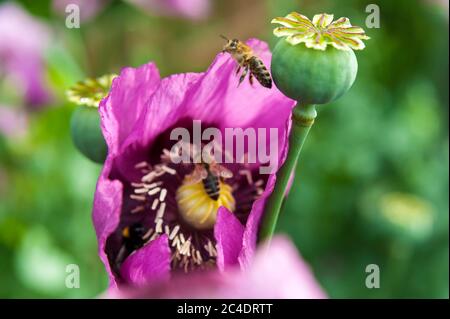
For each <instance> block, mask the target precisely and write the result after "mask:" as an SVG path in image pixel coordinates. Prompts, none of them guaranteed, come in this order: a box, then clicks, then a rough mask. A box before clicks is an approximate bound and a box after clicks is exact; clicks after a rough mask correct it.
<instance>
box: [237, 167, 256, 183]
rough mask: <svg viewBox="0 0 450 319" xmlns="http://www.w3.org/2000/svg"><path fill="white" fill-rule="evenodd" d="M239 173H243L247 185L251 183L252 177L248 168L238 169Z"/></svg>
mask: <svg viewBox="0 0 450 319" xmlns="http://www.w3.org/2000/svg"><path fill="white" fill-rule="evenodd" d="M239 174H241V175H245V177H246V178H247V183H248V184H249V185H253V177H252V172H250V170H248V169H245V170H240V171H239Z"/></svg>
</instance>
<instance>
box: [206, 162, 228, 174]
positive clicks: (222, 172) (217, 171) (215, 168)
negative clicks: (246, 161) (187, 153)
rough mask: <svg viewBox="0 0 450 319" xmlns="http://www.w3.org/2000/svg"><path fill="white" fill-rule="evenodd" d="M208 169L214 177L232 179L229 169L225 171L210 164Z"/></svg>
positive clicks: (217, 165)
mask: <svg viewBox="0 0 450 319" xmlns="http://www.w3.org/2000/svg"><path fill="white" fill-rule="evenodd" d="M209 169H210V171H211V172H212V173H213V174H214V175H216V176H220V177H222V178H231V177H233V173H232V172H231V171H230V170H229V169H227V168H225V167H223V166H221V165H219V164H217V163H211V164H210V167H209Z"/></svg>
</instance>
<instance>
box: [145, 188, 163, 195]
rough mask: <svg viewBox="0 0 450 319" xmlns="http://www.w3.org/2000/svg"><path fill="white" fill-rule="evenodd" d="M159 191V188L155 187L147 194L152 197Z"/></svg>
mask: <svg viewBox="0 0 450 319" xmlns="http://www.w3.org/2000/svg"><path fill="white" fill-rule="evenodd" d="M160 190H161V188H159V187H156V188H153V189H151V190H149V191H148V193H147V194H149V195H150V196H152V195H155V194H156V193H158V192H159V191H160Z"/></svg>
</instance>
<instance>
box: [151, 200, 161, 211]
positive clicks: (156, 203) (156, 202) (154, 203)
mask: <svg viewBox="0 0 450 319" xmlns="http://www.w3.org/2000/svg"><path fill="white" fill-rule="evenodd" d="M158 204H159V199H157V198H155V199H154V200H153V203H152V210H155V209H156V207H157V206H158Z"/></svg>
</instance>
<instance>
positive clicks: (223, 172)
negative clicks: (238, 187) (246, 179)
mask: <svg viewBox="0 0 450 319" xmlns="http://www.w3.org/2000/svg"><path fill="white" fill-rule="evenodd" d="M232 176H233V173H231V171H229V170H228V169H226V168H225V167H223V166H221V165H219V164H217V163H215V162H214V161H212V162H211V163H210V164H208V163H200V164H195V168H194V171H193V172H192V173H191V174H189V175H187V176H186V181H187V183H188V184H195V183H198V182H200V181H201V182H202V183H203V189H204V190H205V192H206V194H207V195H208V196H209V198H211V199H212V200H218V199H219V195H220V178H224V179H225V178H230V177H232Z"/></svg>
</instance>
